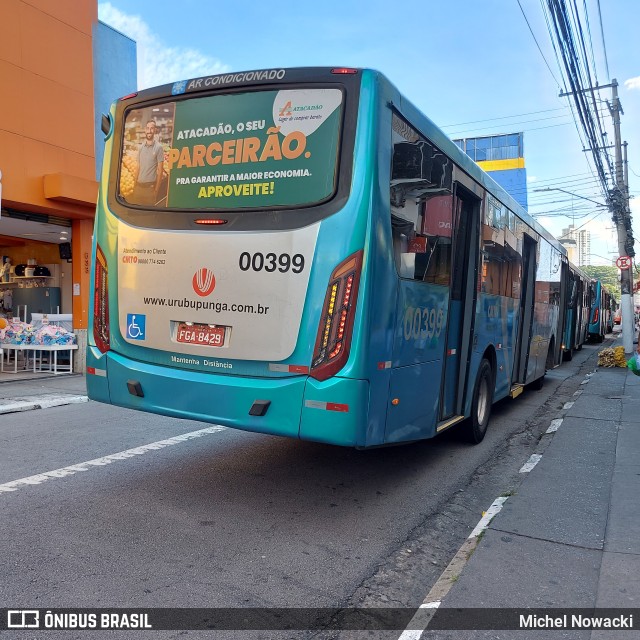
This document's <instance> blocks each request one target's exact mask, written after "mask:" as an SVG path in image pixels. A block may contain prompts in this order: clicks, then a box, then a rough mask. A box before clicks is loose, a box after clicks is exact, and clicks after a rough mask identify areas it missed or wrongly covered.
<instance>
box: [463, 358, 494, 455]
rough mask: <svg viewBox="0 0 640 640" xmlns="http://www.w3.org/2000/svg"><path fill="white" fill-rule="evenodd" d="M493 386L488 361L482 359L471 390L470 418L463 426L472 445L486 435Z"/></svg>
mask: <svg viewBox="0 0 640 640" xmlns="http://www.w3.org/2000/svg"><path fill="white" fill-rule="evenodd" d="M493 385H494V382H493V369H492V368H491V364H490V363H489V361H488V360H486V359H484V360H482V362H481V363H480V367H479V368H478V375H477V376H476V384H475V386H474V388H473V399H472V401H471V417H470V418H469V420H468V422H467V423H466V424H465V428H466V433H465V435H466V437H467V439H468V440H469V441H470V442H472V443H473V444H478V443H480V442H482V440H483V439H484V436H485V434H486V433H487V427H488V426H489V416H490V415H491V405H492V404H493Z"/></svg>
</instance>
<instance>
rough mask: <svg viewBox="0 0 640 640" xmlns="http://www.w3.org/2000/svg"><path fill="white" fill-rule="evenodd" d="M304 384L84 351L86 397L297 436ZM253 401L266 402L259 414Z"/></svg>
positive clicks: (258, 430) (251, 429)
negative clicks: (166, 365)
mask: <svg viewBox="0 0 640 640" xmlns="http://www.w3.org/2000/svg"><path fill="white" fill-rule="evenodd" d="M136 383H137V385H136ZM304 388H305V377H295V378H271V379H269V378H242V377H239V376H230V375H220V374H216V373H201V372H198V371H185V370H182V371H180V372H177V371H176V370H175V369H171V368H167V367H162V366H159V365H154V364H149V363H144V362H138V361H135V360H131V359H129V358H125V357H123V356H121V355H119V354H116V353H113V352H108V353H107V354H104V355H103V354H100V353H99V352H98V351H96V350H94V349H92V348H89V349H88V351H87V392H88V395H89V398H90V399H92V400H97V401H99V402H106V403H110V404H114V405H117V406H120V407H125V408H128V409H138V410H141V411H149V412H151V413H158V414H161V415H166V416H172V417H176V418H186V419H188V420H201V421H204V422H210V423H214V424H221V425H224V426H228V427H234V428H237V429H244V430H246V431H256V432H260V433H269V434H273V435H280V436H287V437H294V438H297V437H298V436H299V426H300V413H301V408H302V404H303V396H304ZM131 389H134V390H135V389H139V390H140V392H141V394H142V395H134V393H132V391H131ZM257 400H268V401H270V405H269V407H268V409H267V411H266V413H265V415H262V416H253V415H249V411H250V410H251V407H252V406H253V405H254V403H255V402H256V401H257Z"/></svg>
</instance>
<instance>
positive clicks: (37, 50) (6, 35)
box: [0, 0, 137, 370]
mask: <svg viewBox="0 0 640 640" xmlns="http://www.w3.org/2000/svg"><path fill="white" fill-rule="evenodd" d="M136 75H137V74H136V45H135V42H133V41H132V40H130V39H129V38H127V37H125V36H124V35H122V34H120V33H118V32H117V31H115V30H113V29H112V28H111V27H109V26H107V25H105V24H103V23H100V22H99V21H98V6H97V0H87V1H83V2H77V1H76V0H56V1H55V2H43V1H42V0H2V2H0V85H1V86H2V87H3V98H2V100H1V101H0V172H1V189H2V191H1V194H2V201H1V207H2V208H1V212H0V260H1V261H2V263H3V264H4V263H6V264H12V265H13V266H14V268H17V267H16V265H22V266H24V265H25V264H27V263H31V264H32V263H33V262H35V263H37V264H38V265H42V266H43V267H44V266H45V265H46V270H45V271H44V273H50V274H51V275H50V276H46V275H42V276H39V277H40V278H42V280H37V279H36V278H33V279H31V280H20V281H18V278H19V277H20V276H17V277H16V278H14V277H13V275H10V274H9V272H8V271H7V270H6V269H5V270H4V274H3V278H2V281H1V282H0V293H2V294H3V295H2V298H1V299H0V300H1V301H2V304H3V308H0V313H4V314H5V315H7V314H13V315H16V311H17V310H16V308H15V307H16V306H17V305H15V304H14V303H13V302H6V301H8V300H17V299H20V300H23V301H27V300H28V301H33V300H39V302H37V303H35V304H36V305H37V304H41V301H42V300H45V301H46V302H50V303H51V304H50V305H49V306H48V307H47V308H48V309H49V312H51V309H53V312H56V311H57V312H59V313H62V314H71V315H72V324H73V330H74V332H75V333H76V335H77V339H78V344H79V346H80V348H79V349H78V351H77V352H76V353H77V356H76V360H77V362H76V367H74V368H78V369H80V370H82V369H83V362H84V360H83V354H84V348H83V347H84V344H85V342H86V330H87V324H88V309H89V299H90V295H91V283H90V282H89V271H90V256H91V235H92V231H93V218H94V214H95V203H96V199H97V194H98V175H99V170H100V160H101V155H102V148H103V144H104V143H103V139H104V134H102V132H101V131H100V117H101V114H102V113H103V112H108V110H109V107H110V104H111V102H112V101H113V100H114V99H116V98H118V97H120V96H122V95H126V94H127V93H130V92H131V91H135V90H136V83H137V78H136ZM96 158H98V162H96ZM42 272H43V271H40V273H42ZM45 278H46V280H45ZM36 285H37V286H36ZM28 288H33V289H34V291H32V292H29V291H25V290H26V289H28ZM36 289H47V290H48V291H47V292H46V293H47V294H48V295H47V296H43V295H27V294H30V293H33V294H43V293H44V292H43V291H40V290H36ZM6 292H11V293H10V295H6V296H5V295H4V294H5V293H6ZM16 292H17V293H16ZM54 300H55V307H54V302H53V301H54ZM5 303H6V304H8V305H9V308H7V307H5V306H4V305H5ZM33 304H34V303H33V302H29V304H24V305H22V306H23V309H21V311H20V315H21V317H22V315H23V313H24V317H25V318H26V320H27V321H30V313H31V312H36V311H38V309H37V308H34V306H33Z"/></svg>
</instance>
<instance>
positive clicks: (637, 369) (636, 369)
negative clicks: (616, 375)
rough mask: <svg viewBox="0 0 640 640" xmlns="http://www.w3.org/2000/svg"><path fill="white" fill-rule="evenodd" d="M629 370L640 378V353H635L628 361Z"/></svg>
mask: <svg viewBox="0 0 640 640" xmlns="http://www.w3.org/2000/svg"><path fill="white" fill-rule="evenodd" d="M627 368H629V369H631V371H632V372H633V373H635V374H636V375H637V376H640V353H634V354H633V355H632V356H631V357H630V358H629V360H628V361H627Z"/></svg>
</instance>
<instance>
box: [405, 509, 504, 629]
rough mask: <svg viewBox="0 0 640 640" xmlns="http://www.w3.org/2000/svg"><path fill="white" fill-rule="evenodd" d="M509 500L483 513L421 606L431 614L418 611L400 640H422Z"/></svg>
mask: <svg viewBox="0 0 640 640" xmlns="http://www.w3.org/2000/svg"><path fill="white" fill-rule="evenodd" d="M508 499H509V498H508V496H500V497H499V498H496V499H495V500H494V501H493V502H492V503H491V506H490V507H489V508H488V509H487V510H486V511H485V512H484V513H483V515H482V518H480V520H479V522H478V524H477V525H476V527H475V529H474V530H473V531H472V532H471V533H470V534H469V537H468V538H467V539H466V540H465V542H464V544H463V545H462V546H461V547H460V549H458V552H457V553H456V555H455V556H453V559H452V560H451V562H450V563H449V564H448V565H447V568H446V569H445V570H444V571H443V572H442V574H441V575H440V577H439V578H438V580H437V581H436V583H435V584H434V585H433V587H432V588H431V590H430V591H429V593H428V594H427V597H426V598H425V599H424V601H423V602H422V604H421V605H420V609H422V610H424V609H430V610H431V613H425V612H424V611H418V612H417V613H416V615H415V616H414V617H413V619H412V620H411V622H410V623H409V625H408V626H407V628H406V629H405V630H404V631H403V632H402V633H401V634H400V636H399V637H398V640H420V638H421V636H422V633H423V632H424V631H425V630H426V628H427V627H428V626H429V622H430V621H431V619H432V618H433V616H434V615H435V612H436V611H437V609H438V607H439V606H440V605H441V604H442V601H443V600H444V598H445V596H446V595H447V594H448V593H449V591H451V587H453V585H454V584H455V583H456V581H457V579H458V578H459V576H460V574H461V573H462V570H463V569H464V566H465V565H466V564H467V562H468V560H469V558H470V557H471V554H472V553H473V552H474V551H475V549H476V547H477V546H478V544H480V535H481V534H482V533H484V531H485V530H486V529H487V527H488V526H489V524H490V523H491V520H493V518H495V516H496V515H497V514H498V513H500V510H501V509H502V507H503V505H504V503H505V502H506V501H507V500H508ZM411 627H413V628H411Z"/></svg>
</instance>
